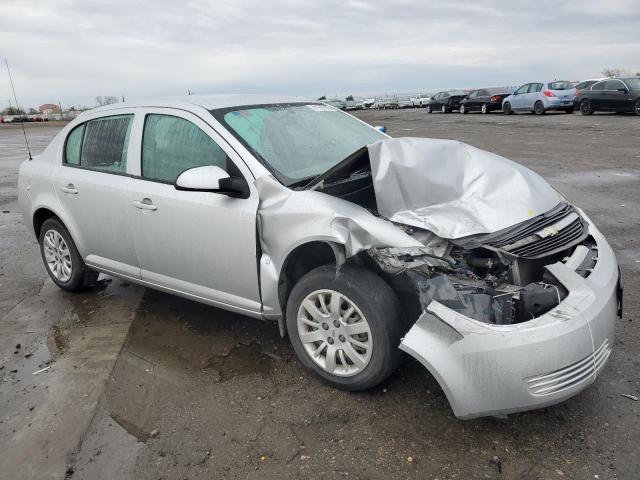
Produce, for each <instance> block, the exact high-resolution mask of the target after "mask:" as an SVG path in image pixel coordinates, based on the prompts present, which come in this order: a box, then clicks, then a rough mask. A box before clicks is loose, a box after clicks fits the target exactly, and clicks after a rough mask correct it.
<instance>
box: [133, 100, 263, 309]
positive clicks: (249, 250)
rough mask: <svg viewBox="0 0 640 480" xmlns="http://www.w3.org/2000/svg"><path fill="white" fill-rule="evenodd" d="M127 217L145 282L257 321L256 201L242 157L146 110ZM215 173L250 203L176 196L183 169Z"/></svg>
mask: <svg viewBox="0 0 640 480" xmlns="http://www.w3.org/2000/svg"><path fill="white" fill-rule="evenodd" d="M142 128H143V131H142V139H141V141H142V146H141V154H140V159H141V163H140V165H139V171H138V172H137V175H135V177H134V178H132V180H131V183H130V185H129V191H128V195H127V197H128V217H129V221H130V225H131V230H132V232H133V235H134V241H135V246H136V252H137V254H138V259H139V261H140V267H141V274H142V279H143V280H144V281H146V282H149V283H151V284H153V285H156V286H158V287H161V288H163V289H165V290H167V291H172V292H179V293H182V294H186V295H187V296H191V297H194V298H195V299H197V300H204V301H207V302H209V303H211V304H215V305H220V306H223V307H225V308H231V309H235V310H236V311H240V312H244V313H253V314H255V313H259V312H260V308H261V303H260V296H259V287H258V265H257V239H256V215H257V209H258V195H257V191H256V190H255V188H254V186H253V178H252V176H251V173H250V172H249V170H248V168H247V167H246V165H245V164H244V163H243V162H242V160H241V159H240V157H239V156H238V155H237V154H236V153H235V152H234V151H233V150H232V149H231V148H230V147H229V146H228V145H227V144H226V143H225V142H224V140H223V139H222V138H221V137H220V136H219V135H218V134H217V133H216V132H215V131H214V130H213V129H212V128H211V127H210V126H209V125H208V124H206V123H205V122H204V121H202V120H201V119H200V118H198V117H197V116H195V115H192V114H190V113H187V112H183V111H179V110H173V109H154V110H149V111H148V112H147V114H146V117H145V118H144V120H143V125H142ZM203 165H217V166H219V167H221V168H222V169H224V170H225V171H227V172H228V173H229V174H230V176H243V177H244V178H245V180H247V183H248V184H249V187H250V195H249V198H244V199H243V198H232V197H229V196H226V195H223V194H218V193H211V192H190V191H180V190H176V188H175V187H174V182H175V180H176V178H177V176H178V175H179V174H180V173H181V172H183V171H184V170H186V169H189V168H192V167H197V166H203Z"/></svg>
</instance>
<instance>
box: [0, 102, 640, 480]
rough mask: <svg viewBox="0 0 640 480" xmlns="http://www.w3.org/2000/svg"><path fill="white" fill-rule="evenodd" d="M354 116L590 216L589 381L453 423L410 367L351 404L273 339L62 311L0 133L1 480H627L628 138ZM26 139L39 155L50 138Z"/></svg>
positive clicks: (109, 295) (187, 311)
mask: <svg viewBox="0 0 640 480" xmlns="http://www.w3.org/2000/svg"><path fill="white" fill-rule="evenodd" d="M356 115H357V116H358V117H360V118H362V119H363V120H365V121H367V122H369V123H371V124H374V125H385V126H386V127H387V128H388V131H389V133H390V134H391V135H393V136H428V137H439V138H452V139H458V140H461V141H464V142H467V143H470V144H472V145H475V146H477V147H480V148H484V149H487V150H490V151H493V152H496V153H498V154H501V155H504V156H506V157H509V158H512V159H514V160H516V161H519V162H521V163H523V164H524V165H526V166H528V167H530V168H532V169H533V170H535V171H537V172H538V173H540V174H542V175H543V176H545V177H546V178H548V179H549V181H550V182H551V183H552V184H553V185H554V186H556V187H557V188H558V189H560V190H561V191H563V192H564V193H565V194H566V195H567V196H568V197H569V198H570V199H572V200H573V201H575V202H576V203H577V204H578V205H580V206H581V207H583V208H584V209H585V210H586V212H587V213H588V214H589V215H590V217H591V218H592V219H593V220H594V221H595V222H596V223H597V224H598V226H599V227H600V229H601V230H602V231H603V233H604V234H605V235H606V236H607V237H608V239H609V241H610V243H611V244H612V246H613V247H614V249H615V250H616V252H617V254H618V259H619V261H620V263H621V267H622V271H623V277H624V282H625V293H626V298H625V314H624V318H623V319H622V320H620V321H619V322H618V325H617V340H616V344H615V348H614V353H613V356H612V358H611V361H610V363H609V365H608V366H607V367H606V369H605V370H604V371H603V373H602V374H601V376H600V377H599V378H598V379H597V381H596V382H595V383H594V384H593V385H592V386H591V387H590V388H588V389H587V390H585V391H584V392H582V393H581V394H579V395H577V396H576V397H574V398H572V399H570V400H568V401H567V402H564V403H563V404H561V405H557V406H554V407H551V408H546V409H542V410H538V411H533V412H528V413H522V414H516V415H511V416H509V417H508V418H507V419H501V420H500V419H494V418H484V419H477V420H469V421H460V420H457V419H456V418H455V417H453V415H452V413H451V410H450V408H449V406H448V404H447V401H446V398H445V396H444V394H443V392H442V390H441V389H440V388H439V386H438V384H437V383H436V381H435V380H434V379H433V378H432V377H431V376H430V375H429V374H427V373H426V372H425V370H424V369H423V368H422V367H421V366H420V365H419V364H418V363H417V362H416V361H413V360H412V359H410V358H407V359H406V360H405V362H404V363H403V364H402V366H401V367H400V368H399V370H398V371H397V372H396V373H395V374H394V375H393V376H392V377H391V378H390V379H389V380H388V381H387V382H385V384H383V385H381V386H380V387H378V388H376V389H374V390H372V391H370V392H366V393H359V394H352V393H346V392H341V391H338V390H335V389H332V388H330V387H328V386H326V385H325V384H323V383H321V382H320V381H318V380H317V379H316V378H315V377H314V376H312V375H310V374H309V373H308V372H306V371H305V370H303V369H302V367H301V365H300V363H299V362H298V361H297V360H296V358H295V356H294V354H293V351H292V349H291V347H290V346H289V343H288V340H287V339H281V338H280V337H279V335H278V332H277V328H276V326H275V325H273V324H270V323H263V322H259V321H256V320H252V319H248V318H244V317H243V318H240V316H239V315H235V314H230V313H227V312H224V311H222V310H217V309H215V308H211V307H207V306H204V305H200V304H197V303H193V302H190V301H187V300H184V299H180V298H177V297H172V296H169V295H166V294H164V293H159V292H155V291H151V290H146V289H143V288H140V287H137V286H134V285H129V284H128V283H126V282H123V281H121V280H118V279H110V278H107V277H104V278H103V280H102V282H100V284H99V285H97V286H96V287H95V288H94V289H93V290H92V291H89V292H86V293H82V294H79V295H70V294H66V293H64V292H62V291H60V290H58V289H56V288H55V287H54V286H53V284H52V282H51V281H50V280H49V279H48V278H47V277H46V274H45V271H44V268H43V267H42V265H41V260H40V258H39V252H38V247H37V244H36V242H35V239H34V238H32V236H30V235H29V234H28V233H27V231H26V229H25V227H24V225H23V221H22V217H21V216H20V214H19V212H18V210H17V203H16V190H15V189H16V174H17V168H18V165H19V162H20V161H21V160H22V159H23V158H24V156H25V155H24V154H23V143H22V132H21V130H19V129H18V128H16V126H14V125H0V207H1V210H0V211H1V212H2V213H0V247H1V248H0V319H1V320H0V324H1V325H2V329H3V335H2V336H1V337H0V449H1V450H2V452H3V455H2V456H1V457H0V472H1V474H0V477H2V478H12V479H18V478H25V479H26V478H29V479H31V478H65V477H66V478H71V479H76V478H78V479H99V478H105V479H107V478H108V479H111V478H118V479H134V478H135V479H160V478H163V479H183V478H188V479H205V478H206V479H209V478H234V479H235V478H242V479H244V478H261V479H266V478H327V479H330V478H331V479H332V478H361V479H388V478H402V479H425V478H434V479H435V478H437V479H440V480H445V479H453V478H458V479H479V478H500V479H518V480H533V479H540V480H547V479H556V478H557V479H562V478H570V479H593V478H599V479H610V478H619V479H635V478H637V472H638V470H639V469H640V449H639V447H638V445H640V420H639V418H640V417H639V415H638V413H639V409H640V402H638V401H634V400H632V399H630V398H628V397H624V396H622V395H623V394H629V395H633V396H636V397H638V396H640V379H639V376H638V372H639V366H640V361H639V360H638V352H639V351H640V348H639V338H640V335H639V332H638V327H637V325H638V323H637V319H638V311H639V307H640V301H639V300H638V298H639V296H638V293H639V292H640V282H639V275H638V273H639V271H640V245H639V241H638V238H639V234H640V214H639V213H638V205H639V204H640V188H638V187H640V167H639V165H640V119H638V118H636V117H633V116H620V115H594V116H591V117H582V116H580V115H578V114H574V115H566V114H548V115H545V116H542V117H534V116H531V115H517V116H511V117H505V116H502V115H500V114H493V115H480V114H469V115H464V116H463V115H460V114H431V115H428V114H427V113H426V111H425V110H402V111H362V112H356ZM27 128H28V135H29V137H30V139H31V143H32V150H34V151H36V152H38V151H41V150H42V149H43V148H44V146H46V144H47V142H48V141H49V139H50V138H52V137H53V135H55V133H56V132H57V131H58V130H59V128H60V126H59V125H33V124H32V125H28V126H27ZM18 344H19V345H20V346H19V347H18ZM47 367H49V369H48V370H46V371H44V372H42V373H37V374H35V375H34V374H33V373H34V372H37V371H38V370H40V369H42V368H47Z"/></svg>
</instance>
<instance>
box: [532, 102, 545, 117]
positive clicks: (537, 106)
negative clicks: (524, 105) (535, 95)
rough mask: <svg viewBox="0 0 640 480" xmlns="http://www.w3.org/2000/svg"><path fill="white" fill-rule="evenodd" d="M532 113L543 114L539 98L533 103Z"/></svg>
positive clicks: (542, 104) (542, 105)
mask: <svg viewBox="0 0 640 480" xmlns="http://www.w3.org/2000/svg"><path fill="white" fill-rule="evenodd" d="M533 113H535V114H536V115H544V103H542V102H541V101H540V100H538V101H537V102H536V103H534V105H533Z"/></svg>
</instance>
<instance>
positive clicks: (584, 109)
mask: <svg viewBox="0 0 640 480" xmlns="http://www.w3.org/2000/svg"><path fill="white" fill-rule="evenodd" d="M580 113H581V114H582V115H593V109H592V108H591V102H590V101H589V100H582V101H581V102H580Z"/></svg>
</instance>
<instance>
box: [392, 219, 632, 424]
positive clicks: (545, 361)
mask: <svg viewBox="0 0 640 480" xmlns="http://www.w3.org/2000/svg"><path fill="white" fill-rule="evenodd" d="M590 233H591V235H592V236H593V238H594V239H595V240H596V243H597V245H598V261H597V263H596V265H595V267H594V269H593V271H592V272H591V274H590V275H589V276H588V277H587V278H583V277H582V276H580V275H579V274H578V273H576V272H575V270H574V268H575V265H579V264H580V263H581V262H580V259H579V258H569V259H568V260H567V261H566V262H558V263H555V264H552V265H548V266H547V269H548V270H549V271H550V272H551V273H552V274H553V275H554V276H555V277H556V278H557V280H558V281H559V282H561V283H562V284H563V285H564V286H565V287H566V289H567V290H568V292H569V294H568V296H567V297H566V298H565V299H564V300H563V301H562V302H561V303H560V304H559V305H558V306H557V307H555V308H554V309H552V310H551V311H549V312H547V313H546V314H544V315H542V316H540V317H538V318H536V319H534V320H531V321H528V322H524V323H519V324H514V325H493V324H486V323H482V322H478V321H476V320H472V319H470V318H467V317H465V316H463V315H461V314H459V313H457V312H456V311H454V310H451V309H449V308H447V307H445V306H444V305H442V304H440V303H438V302H436V301H433V302H431V303H430V304H429V305H428V307H427V309H426V310H425V311H424V312H423V314H422V315H421V316H420V317H419V318H418V321H417V322H416V323H415V324H414V326H413V327H412V328H411V329H410V330H409V332H408V333H407V335H406V336H405V337H404V339H403V340H402V342H401V344H400V348H401V349H402V350H404V351H405V352H407V353H409V354H410V355H412V356H413V357H415V358H416V359H418V360H419V361H420V362H421V363H422V364H423V365H424V366H425V367H426V368H427V369H428V370H429V371H430V372H431V373H432V374H433V375H434V377H435V378H436V379H437V380H438V382H439V383H440V385H441V387H442V389H443V390H444V392H445V394H446V395H447V398H448V400H449V403H450V404H451V407H452V409H453V412H454V413H455V415H456V416H457V417H460V418H473V417H481V416H486V415H495V414H507V413H513V412H518V411H523V410H531V409H535V408H541V407H544V406H548V405H552V404H555V403H558V402H561V401H563V400H565V399H567V398H569V397H571V396H573V395H575V394H576V393H578V392H580V391H581V390H583V389H584V388H586V387H587V386H588V385H590V384H591V383H593V381H594V380H595V378H596V376H597V375H598V373H600V371H601V370H602V368H603V367H604V365H605V363H606V361H607V360H608V358H609V356H610V354H611V348H612V347H613V341H614V327H615V319H616V316H617V314H618V313H619V307H620V306H621V286H620V275H619V269H618V264H617V261H616V258H615V254H614V252H613V250H612V249H611V247H610V246H609V244H608V243H607V241H606V240H605V238H604V237H603V236H602V234H601V233H600V232H599V231H598V230H597V229H596V228H595V227H593V224H592V223H591V222H590ZM579 254H584V252H583V251H582V253H581V251H580V250H578V249H576V252H575V253H574V254H573V256H572V257H574V256H576V255H579ZM587 254H589V253H587ZM572 265H573V267H572Z"/></svg>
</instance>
